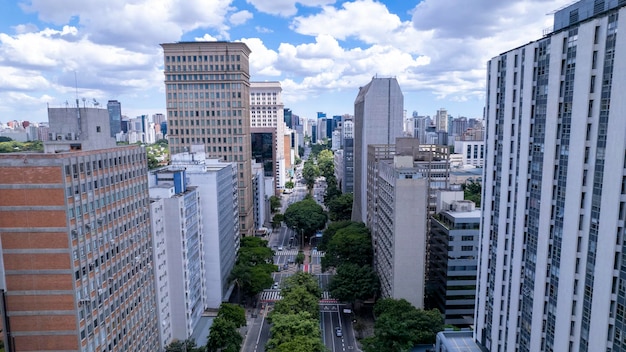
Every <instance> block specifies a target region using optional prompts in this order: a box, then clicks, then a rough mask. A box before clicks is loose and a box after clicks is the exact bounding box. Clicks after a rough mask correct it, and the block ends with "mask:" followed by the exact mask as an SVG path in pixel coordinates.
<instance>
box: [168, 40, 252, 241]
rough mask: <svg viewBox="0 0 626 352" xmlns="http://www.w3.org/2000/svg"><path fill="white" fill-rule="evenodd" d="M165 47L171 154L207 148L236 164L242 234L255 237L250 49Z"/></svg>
mask: <svg viewBox="0 0 626 352" xmlns="http://www.w3.org/2000/svg"><path fill="white" fill-rule="evenodd" d="M161 46H162V47H163V55H164V71H165V72H164V74H165V92H166V96H167V120H168V140H169V145H170V152H171V154H176V153H182V152H185V151H190V150H191V148H190V147H191V145H194V144H204V148H205V151H206V154H207V156H209V157H210V158H217V159H220V160H221V161H225V162H236V163H237V177H238V185H239V193H238V196H239V226H240V233H241V234H242V235H243V236H247V235H252V234H253V233H254V232H253V231H254V219H253V216H254V215H253V211H252V210H253V201H252V181H251V180H252V165H251V149H250V148H251V147H250V73H249V56H250V49H249V48H248V46H246V44H244V43H234V42H233V43H231V42H179V43H166V44H161Z"/></svg>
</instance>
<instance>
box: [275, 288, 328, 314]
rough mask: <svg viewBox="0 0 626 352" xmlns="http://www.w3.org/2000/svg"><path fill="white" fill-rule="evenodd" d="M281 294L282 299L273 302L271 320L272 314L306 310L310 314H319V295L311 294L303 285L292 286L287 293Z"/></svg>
mask: <svg viewBox="0 0 626 352" xmlns="http://www.w3.org/2000/svg"><path fill="white" fill-rule="evenodd" d="M281 295H282V292H281ZM282 296H283V297H282V299H281V300H280V301H277V302H276V303H275V304H274V310H273V311H272V313H271V316H272V321H273V316H274V314H296V313H298V312H308V313H309V314H311V316H316V315H317V314H319V306H318V303H319V296H314V295H312V294H311V293H310V292H309V291H307V289H306V288H305V287H302V286H296V287H293V288H292V289H291V290H290V291H289V293H288V294H284V295H282Z"/></svg>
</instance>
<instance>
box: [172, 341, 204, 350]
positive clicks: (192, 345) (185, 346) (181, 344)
mask: <svg viewBox="0 0 626 352" xmlns="http://www.w3.org/2000/svg"><path fill="white" fill-rule="evenodd" d="M204 351H205V348H204V346H201V347H197V346H196V341H195V340H194V339H192V338H188V339H187V340H184V341H181V340H174V341H172V342H171V343H170V344H169V345H167V346H165V352H204Z"/></svg>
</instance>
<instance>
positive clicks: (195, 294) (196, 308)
mask: <svg viewBox="0 0 626 352" xmlns="http://www.w3.org/2000/svg"><path fill="white" fill-rule="evenodd" d="M151 177H153V178H154V179H155V181H154V182H155V184H154V185H151V187H150V202H151V204H153V203H155V202H156V203H159V205H158V206H160V209H159V208H157V210H160V217H159V219H156V221H161V222H162V223H164V225H163V231H164V234H163V235H162V237H163V238H162V239H161V242H157V241H155V245H154V247H153V248H154V250H155V252H156V253H155V257H156V258H157V261H160V260H162V258H160V256H161V255H162V254H161V253H159V251H160V250H161V249H163V250H164V252H165V253H164V254H165V258H166V259H165V262H164V263H158V264H159V267H158V268H157V269H156V271H155V274H157V273H159V274H160V275H159V276H157V280H158V281H157V285H159V283H161V280H162V281H165V282H166V283H167V286H166V287H165V288H162V287H159V291H158V293H157V294H158V298H159V309H160V310H161V309H164V307H163V308H162V307H161V305H168V306H169V312H168V313H169V315H166V316H164V317H161V319H160V320H161V325H162V326H163V327H168V325H169V330H171V337H170V340H167V341H164V342H163V343H162V345H163V346H165V345H167V344H169V343H170V342H171V339H178V340H185V339H187V338H188V337H190V336H192V334H193V333H194V332H195V331H196V328H198V324H199V322H200V318H201V316H202V314H203V313H204V311H205V309H206V308H207V303H206V297H207V292H206V285H207V284H209V283H207V282H206V281H205V265H204V250H203V245H202V243H203V242H204V232H203V226H202V223H203V221H202V213H201V209H202V207H201V206H200V193H199V192H198V189H197V187H193V186H190V185H188V184H187V183H188V179H187V176H186V172H185V170H184V169H176V168H167V169H162V170H158V171H155V172H154V173H152V175H151ZM153 216H154V217H156V216H157V214H153ZM154 236H155V239H156V238H157V237H158V236H159V235H158V234H154ZM155 264H156V263H155ZM161 265H165V266H166V270H165V271H164V272H162V273H160V271H163V269H164V268H162V267H160V266H161ZM202 327H203V326H200V328H202ZM203 333H205V332H204V331H203ZM162 335H163V334H162Z"/></svg>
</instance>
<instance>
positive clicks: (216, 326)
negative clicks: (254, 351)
mask: <svg viewBox="0 0 626 352" xmlns="http://www.w3.org/2000/svg"><path fill="white" fill-rule="evenodd" d="M242 342H243V337H242V336H241V334H240V333H239V331H237V327H236V325H235V323H233V322H232V321H229V320H226V319H224V318H219V317H218V318H215V320H213V324H212V325H211V329H210V330H209V340H208V342H207V351H208V352H239V350H240V349H241V343H242Z"/></svg>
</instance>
